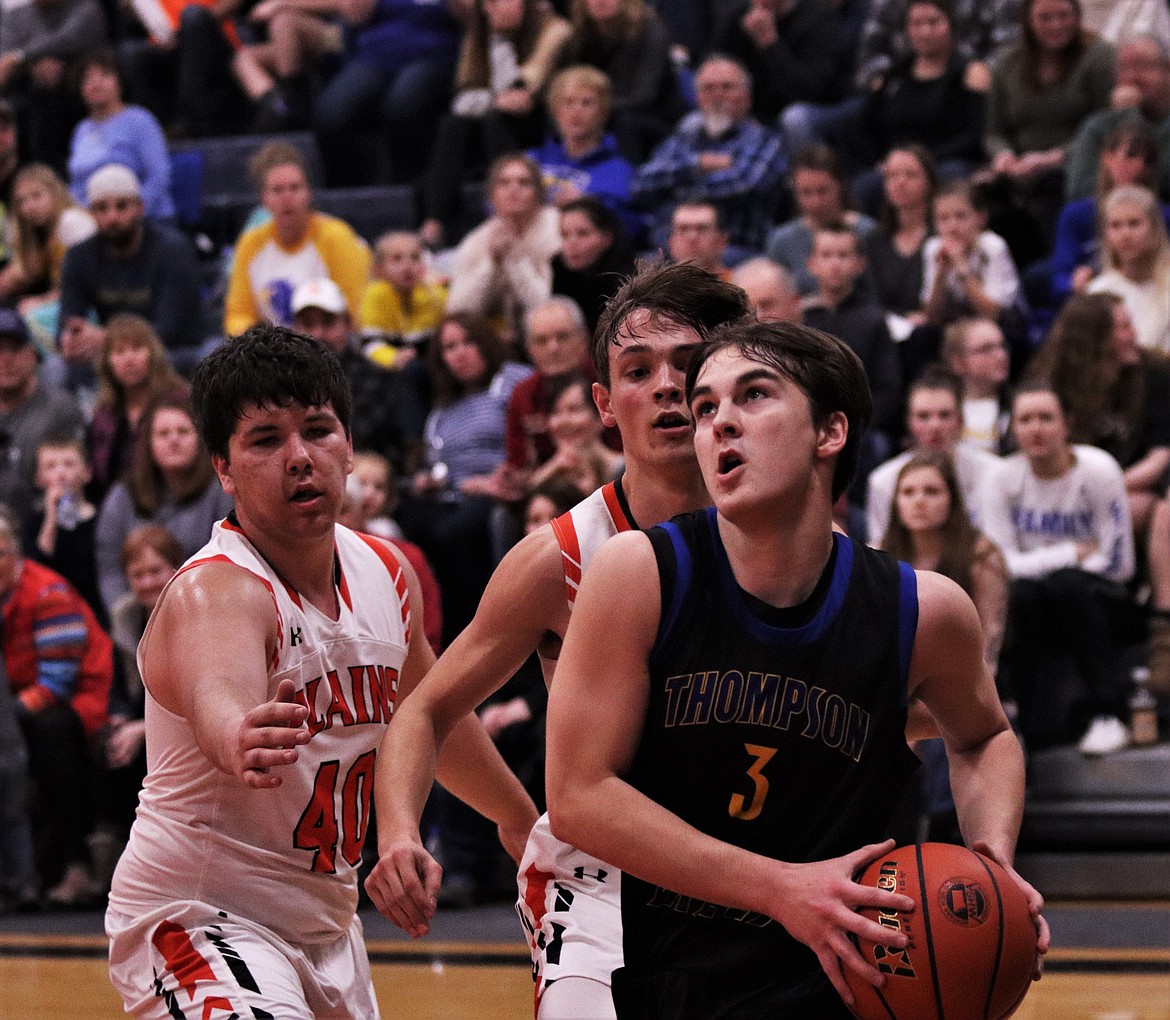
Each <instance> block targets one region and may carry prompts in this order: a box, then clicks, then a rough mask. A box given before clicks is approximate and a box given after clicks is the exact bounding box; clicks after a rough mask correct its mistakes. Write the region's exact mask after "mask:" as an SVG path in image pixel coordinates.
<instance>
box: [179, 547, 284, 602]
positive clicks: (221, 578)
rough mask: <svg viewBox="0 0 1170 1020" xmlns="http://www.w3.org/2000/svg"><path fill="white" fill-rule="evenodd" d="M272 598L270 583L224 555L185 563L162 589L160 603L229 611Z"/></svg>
mask: <svg viewBox="0 0 1170 1020" xmlns="http://www.w3.org/2000/svg"><path fill="white" fill-rule="evenodd" d="M256 601H260V602H267V603H271V601H272V587H271V585H270V584H269V583H268V582H267V581H266V580H265V579H264V578H262V577H261V576H260V575H259V574H257V573H256V572H255V571H254V570H250V569H249V568H248V567H246V566H244V565H243V564H241V563H237V562H236V561H234V560H232V559H230V558H229V557H227V556H224V555H222V554H219V555H212V556H207V557H204V558H197V559H194V560H190V561H188V562H187V563H186V564H184V565H183V566H182V567H181V568H179V571H178V573H177V574H175V576H174V579H173V580H172V581H171V582H170V584H168V585H167V587H166V588H165V589H164V590H163V594H162V597H161V599H160V604H161V605H163V606H166V607H167V608H169V609H172V610H174V609H178V610H179V611H180V612H182V611H184V610H186V609H191V610H193V609H195V608H197V607H198V608H201V609H203V610H204V611H206V610H207V609H209V608H210V609H215V608H218V607H220V606H222V607H223V610H224V611H225V612H228V613H234V612H236V611H237V610H238V609H240V608H247V607H250V606H251V605H252V604H253V603H254V602H256Z"/></svg>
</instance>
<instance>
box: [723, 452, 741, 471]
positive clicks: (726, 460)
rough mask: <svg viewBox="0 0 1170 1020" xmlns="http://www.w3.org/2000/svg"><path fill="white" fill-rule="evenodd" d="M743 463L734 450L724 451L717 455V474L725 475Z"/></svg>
mask: <svg viewBox="0 0 1170 1020" xmlns="http://www.w3.org/2000/svg"><path fill="white" fill-rule="evenodd" d="M742 463H743V458H742V457H741V456H740V455H739V454H738V453H736V452H735V451H734V450H724V451H723V452H722V453H721V454H719V461H718V470H719V474H721V475H726V474H729V473H730V472H732V471H734V470H735V469H736V468H737V467H739V466H740V465H741V464H742Z"/></svg>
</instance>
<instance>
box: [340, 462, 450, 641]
mask: <svg viewBox="0 0 1170 1020" xmlns="http://www.w3.org/2000/svg"><path fill="white" fill-rule="evenodd" d="M397 505H398V476H397V475H396V474H395V472H394V465H393V464H391V463H390V461H388V460H387V459H386V458H385V457H383V456H382V455H381V454H380V453H374V452H373V451H370V450H355V451H354V455H353V471H352V472H351V473H350V476H349V478H347V479H346V482H345V498H344V500H343V502H342V504H341V514H340V516H339V517H338V518H337V520H338V523H339V524H344V525H345V526H346V527H347V528H352V529H353V530H354V531H361V532H363V533H365V534H367V535H377V536H379V537H380V538H385V539H387V540H388V541H389V542H390V543H391V544H392V545H393V546H394V547H395V548H396V549H398V550H399V551H400V552H401V553H402V555H403V556H405V557H406V559H407V561H409V563H410V565H411V566H412V567H414V572H415V573H416V574H418V581H419V584H420V585H421V586H422V593H423V632H424V633H425V634H426V638H427V642H428V643H429V644H430V646H431V648H433V649H434V651H435V654H436V655H438V654H439V652H441V651H442V634H443V611H442V598H441V595H440V593H439V583H438V581H436V580H435V572H434V571H433V570H432V569H431V565H430V563H429V562H427V558H426V555H425V554H424V553H423V551H422V549H420V548H419V547H418V546H417V545H415V544H414V543H413V542H408V541H407V540H406V539H405V538H403V536H402V529H401V528H399V527H398V522H397V521H395V520H394V519H393V517H391V514H393V512H394V508H395V507H396V506H397Z"/></svg>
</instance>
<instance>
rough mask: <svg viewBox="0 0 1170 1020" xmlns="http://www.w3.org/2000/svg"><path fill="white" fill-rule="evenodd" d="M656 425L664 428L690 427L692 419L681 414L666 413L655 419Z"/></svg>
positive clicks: (658, 427)
mask: <svg viewBox="0 0 1170 1020" xmlns="http://www.w3.org/2000/svg"><path fill="white" fill-rule="evenodd" d="M654 427H655V428H656V429H664V430H669V429H689V428H690V427H691V420H690V419H689V418H687V417H685V416H684V415H681V414H676V413H671V414H664V415H660V416H659V417H658V418H655V419H654Z"/></svg>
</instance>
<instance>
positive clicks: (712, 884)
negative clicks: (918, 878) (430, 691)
mask: <svg viewBox="0 0 1170 1020" xmlns="http://www.w3.org/2000/svg"><path fill="white" fill-rule="evenodd" d="M660 602H661V598H660V593H659V586H658V569H657V563H656V561H655V559H654V553H653V551H652V549H651V546H650V542H649V540H648V539H647V538H646V536H645V535H642V534H630V535H618V536H617V537H615V538H612V539H610V541H609V542H607V543H606V544H605V546H604V547H603V548H602V549H601V551H600V552H598V553H597V554H596V555H595V556H594V558H593V560H592V561H591V563H590V566H589V569H588V571H587V572H586V575H585V579H584V582H583V584H582V587H581V590H580V592H579V593H578V596H577V602H576V607H575V609H574V611H573V618H572V621H571V623H570V624H569V629H568V633H567V635H566V637H565V644H564V648H563V649H562V651H561V658H560V661H559V663H558V665H557V673H556V678H555V681H554V683H553V688H552V695H551V697H550V699H549V715H548V754H547V757H546V777H547V790H548V803H549V815H550V818H551V821H552V827H553V832H554V833H555V834H556V835H557V836H558V837H559V838H561V839H563V840H565V841H566V842H569V843H571V844H573V845H574V846H578V847H580V848H581V849H582V850H585V851H587V852H589V853H592V854H594V855H596V856H597V857H599V858H600V859H601V860H604V861H608V862H609V863H611V864H613V865H615V866H616V867H619V868H621V869H622V870H623V871H628V872H630V873H631V874H633V875H637V876H638V877H639V878H642V879H644V880H645V881H647V882H652V883H654V884H656V885H661V886H663V887H665V888H668V889H672V890H674V891H676V892H679V893H682V894H683V895H686V896H692V897H695V898H698V899H702V900H707V901H708V902H711V903H718V904H722V905H724V906H728V907H733V908H737V909H741V910H751V911H757V912H759V913H762V914H766V915H767V916H769V917H773V918H775V919H776V920H778V921H779V922H780V923H781V924H783V925H784V926H785V927H786V928H787V929H788V930H789V931H790V932H791V933H792V934H793V936H795V937H796V938H798V939H800V940H801V941H802V942H805V943H806V944H807V945H809V946H810V947H812V949H813V950H814V951H815V952H816V953H817V955H818V957H819V958H820V959H821V963H822V966H823V967H824V969H825V971H826V973H827V974H828V976H829V978H830V980H832V982H833V984H834V986H835V987H836V988H837V990H838V991H839V992H840V993H841V995H842V996H843V997H844V998H845V1000H846V1001H847V1002H848V1001H852V995H851V993H850V992H849V989H848V987H847V986H846V984H845V981H844V978H843V976H842V972H841V967H842V965H844V966H847V967H849V968H850V969H851V970H853V971H855V972H857V973H858V974H860V975H863V976H864V977H865V978H866V979H867V980H869V981H871V982H872V983H874V984H878V983H880V981H881V980H882V979H881V975H880V974H879V973H878V971H877V969H876V968H874V967H873V966H871V965H869V964H867V963H866V962H865V961H864V960H863V959H862V957H861V955H860V954H859V953H858V952H857V950H856V949H855V948H854V947H853V945H852V943H851V942H850V940H849V933H850V932H853V933H856V934H857V935H859V936H861V937H863V938H866V939H870V940H872V941H875V942H878V943H881V944H883V945H891V946H895V947H899V948H900V947H901V946H902V945H904V944H905V937H904V936H902V935H901V934H899V933H894V932H892V931H891V930H890V929H888V928H883V927H882V926H880V925H878V924H877V923H876V922H874V921H870V920H868V919H867V918H865V917H863V916H862V915H860V914H859V913H857V912H856V908H857V907H859V906H874V907H879V908H884V909H887V910H911V909H913V901H912V900H910V899H909V898H908V897H906V896H901V895H898V894H896V893H891V892H886V891H884V890H880V889H874V888H865V887H863V886H861V885H859V884H857V883H856V882H854V881H853V875H854V874H855V873H856V872H857V871H859V870H860V869H861V868H862V867H864V866H865V865H866V864H867V863H869V862H870V861H873V860H875V859H876V858H877V857H878V856H880V854H882V853H885V852H887V851H888V850H889V849H891V847H892V846H893V844H892V842H888V843H884V844H879V845H874V846H869V847H864V848H862V849H860V850H858V851H855V852H854V853H852V854H850V855H848V856H846V857H841V858H838V859H836V860H830V861H819V862H816V863H813V864H796V865H794V864H788V863H785V862H783V861H777V860H773V859H771V858H767V857H763V856H760V855H759V854H754V853H750V852H748V851H746V850H743V849H741V848H739V847H736V846H733V845H731V844H729V843H724V842H722V841H720V840H717V839H714V838H713V837H711V836H707V835H705V834H704V833H702V832H700V831H699V830H698V829H695V828H694V827H692V826H691V825H689V824H688V823H686V822H685V821H683V820H682V819H681V818H679V817H678V816H677V815H675V814H673V813H672V812H670V811H668V810H666V809H665V808H663V807H662V806H661V805H659V804H657V803H655V802H654V801H652V800H650V799H649V798H648V797H646V796H645V795H644V794H642V793H641V792H639V791H638V790H636V789H634V787H632V786H630V785H629V784H628V783H627V782H625V781H624V780H623V779H622V778H620V777H621V776H622V775H624V774H625V773H626V771H627V769H628V768H629V766H630V763H631V762H632V761H633V757H634V754H635V752H636V750H637V747H638V742H639V739H640V735H641V731H642V725H643V721H644V719H645V714H646V706H647V698H648V692H649V683H650V677H649V671H648V668H647V663H648V660H649V654H650V649H651V647H652V646H653V643H654V640H655V636H656V633H657V629H658V622H659V616H660V612H661V609H660Z"/></svg>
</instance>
